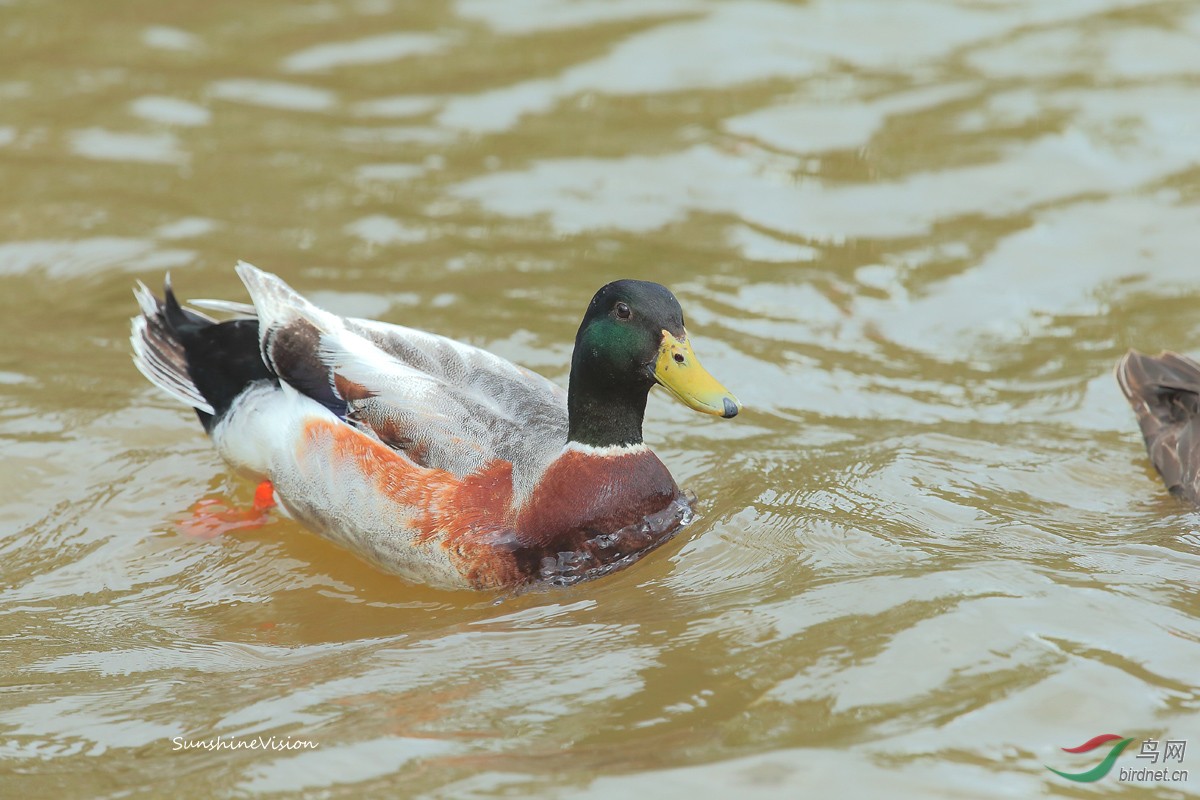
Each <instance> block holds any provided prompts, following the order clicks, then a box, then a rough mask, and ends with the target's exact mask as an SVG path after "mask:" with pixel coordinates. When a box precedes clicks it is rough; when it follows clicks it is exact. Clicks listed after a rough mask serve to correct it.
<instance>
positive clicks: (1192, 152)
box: [0, 0, 1200, 798]
mask: <svg viewBox="0 0 1200 800" xmlns="http://www.w3.org/2000/svg"><path fill="white" fill-rule="evenodd" d="M0 186H2V187H3V188H2V191H0V313H2V314H3V320H4V324H3V331H4V336H3V342H4V343H3V345H0V453H2V456H3V459H2V466H0V471H2V472H3V476H4V481H3V484H4V496H5V499H4V502H3V503H2V504H0V533H2V539H0V565H2V566H0V637H3V642H4V646H3V649H2V650H0V665H2V666H3V678H4V681H3V687H4V688H3V693H2V694H0V794H3V795H4V796H14V797H27V798H39V797H56V798H57V797H110V798H116V797H127V796H135V797H140V796H150V795H158V796H197V797H199V796H226V797H228V796H233V797H240V796H246V795H262V794H266V795H270V794H273V793H280V794H285V793H303V794H306V795H309V796H314V797H394V796H408V795H413V796H416V795H420V796H425V797H494V796H513V797H525V796H530V795H536V796H550V797H555V796H557V797H567V796H570V797H576V796H585V797H625V796H630V795H634V794H637V793H640V794H644V795H646V796H655V797H668V798H671V797H687V798H695V797H753V796H761V797H823V798H824V797H828V798H838V797H847V798H859V797H861V798H877V797H904V798H926V797H961V798H991V797H1006V798H1027V797H1034V796H1042V795H1056V796H1073V797H1082V796H1115V795H1122V796H1126V795H1127V796H1135V795H1136V796H1161V797H1176V796H1184V795H1187V794H1193V795H1194V794H1196V793H1197V792H1200V788H1198V787H1200V691H1198V689H1197V687H1196V675H1197V664H1198V663H1200V598H1198V595H1197V575H1200V534H1197V533H1194V531H1195V530H1197V529H1200V513H1197V512H1195V511H1191V510H1189V509H1188V508H1186V507H1183V506H1181V505H1179V504H1177V503H1176V502H1174V501H1172V500H1171V499H1170V498H1169V497H1167V496H1166V495H1165V492H1164V491H1163V489H1162V487H1161V485H1160V484H1159V483H1158V482H1157V480H1156V478H1155V476H1154V475H1153V474H1152V472H1151V471H1150V468H1149V466H1148V462H1147V459H1146V458H1145V454H1144V452H1143V450H1142V445H1141V442H1140V439H1139V436H1138V434H1137V429H1136V425H1135V424H1134V420H1133V417H1132V414H1131V413H1130V412H1129V410H1128V409H1127V407H1126V406H1125V403H1124V400H1123V399H1122V398H1121V396H1120V394H1119V392H1118V390H1117V388H1116V385H1115V382H1114V381H1113V379H1112V377H1111V374H1110V370H1111V367H1112V364H1113V363H1114V361H1115V360H1116V358H1117V357H1118V356H1119V355H1120V354H1121V353H1122V352H1124V350H1125V349H1126V348H1127V347H1130V346H1136V347H1139V348H1141V349H1146V350H1157V349H1158V348H1161V347H1171V348H1174V349H1178V350H1181V351H1184V352H1192V353H1196V352H1198V351H1200V262H1198V260H1197V256H1196V251H1197V242H1200V238H1198V236H1200V6H1197V5H1196V4H1195V3H1194V2H1136V0H1054V2H1035V1H1034V0H1029V2H1002V1H1001V0H974V1H971V0H960V1H959V2H953V1H952V0H941V1H940V2H939V1H938V0H823V1H817V0H814V2H810V3H792V4H787V3H782V2H766V1H765V0H764V2H703V1H702V0H576V1H575V2H569V1H568V0H520V2H517V0H503V2H501V0H491V2H487V1H485V0H459V2H457V3H436V2H424V3H418V2H399V0H357V2H332V1H330V2H309V3H295V2H286V3H285V2H256V3H244V2H243V3H232V2H228V1H227V0H214V1H213V2H207V3H202V4H201V3H184V2H147V1H146V0H109V1H108V2H104V3H87V2H78V1H76V2H35V1H34V0H0ZM238 258H244V259H247V260H249V261H252V262H254V263H256V264H258V265H259V266H262V267H264V268H266V269H269V270H272V271H275V272H278V273H279V274H281V275H282V276H284V277H285V278H286V279H287V280H289V281H290V282H291V283H293V284H294V285H295V286H297V287H298V288H300V289H302V290H303V291H305V292H307V293H309V294H310V295H311V296H312V297H314V299H316V300H317V301H319V302H321V303H323V304H325V305H326V306H327V307H329V308H331V309H333V310H335V311H339V312H343V313H352V314H355V315H359V316H372V317H378V318H382V319H385V320H388V321H392V322H401V323H404V324H408V325H413V326H416V327H422V328H427V329H430V330H434V331H437V332H440V333H444V334H448V335H451V336H455V337H458V338H462V339H464V340H467V341H469V342H472V343H474V344H478V345H482V346H486V347H489V348H491V349H493V350H495V351H496V352H499V353H501V354H503V355H505V356H508V357H510V358H513V359H514V360H516V361H518V362H520V363H522V364H524V365H527V366H529V367H532V368H534V369H537V370H540V371H542V372H544V373H545V374H547V375H550V376H551V377H554V378H555V379H558V380H565V377H566V372H567V364H568V358H569V352H570V344H571V341H572V337H573V335H574V331H575V327H576V325H577V324H578V320H579V317H580V316H581V314H582V311H583V308H584V306H585V305H586V302H587V300H588V298H590V296H591V294H592V292H593V291H594V290H595V289H596V287H598V286H599V285H600V284H602V283H604V282H605V281H607V280H610V279H613V278H616V277H638V278H647V279H653V280H657V281H660V282H662V283H666V284H668V285H669V286H671V287H672V288H673V289H674V290H675V291H676V293H677V294H678V295H679V296H680V298H681V300H682V301H683V303H684V308H685V311H686V313H687V316H688V321H689V327H690V328H691V329H692V332H693V335H694V338H695V339H696V343H697V350H698V352H699V353H700V355H701V357H702V358H703V360H704V362H705V365H706V366H707V367H709V368H710V369H711V370H712V372H713V373H714V374H716V375H718V376H720V378H721V379H722V380H723V381H724V382H725V383H726V384H727V385H728V386H729V387H730V388H731V389H732V390H734V391H735V392H736V393H737V394H738V395H739V396H740V398H741V399H742V400H743V401H744V402H745V403H746V405H747V406H748V411H747V413H745V414H744V415H743V416H740V417H739V418H738V419H737V420H735V421H732V422H723V421H720V420H708V419H705V418H700V417H698V416H696V415H694V414H691V413H689V412H687V411H686V410H684V409H681V407H680V406H678V405H676V404H673V403H670V402H669V401H667V400H664V399H662V398H661V397H659V398H652V401H651V406H650V411H649V416H648V422H647V439H648V441H649V442H650V443H651V444H652V445H653V446H654V447H655V449H656V450H657V452H658V453H659V454H660V455H661V457H662V458H663V460H664V461H665V462H666V463H667V464H668V465H669V466H670V468H671V469H672V470H673V472H674V473H675V475H676V476H677V478H678V479H679V482H680V484H681V485H684V486H686V487H688V488H690V489H692V490H693V491H695V492H696V493H697V494H698V495H699V497H700V498H701V501H702V504H701V509H702V512H703V518H702V519H701V520H700V521H698V522H697V523H696V524H694V525H693V526H692V527H690V528H689V529H688V530H687V531H685V532H684V534H683V535H681V536H680V537H678V538H677V539H676V540H674V541H673V542H672V543H670V544H669V545H667V546H666V547H664V548H663V549H661V550H659V551H657V552H656V553H655V554H654V555H652V556H651V557H648V558H646V559H644V560H643V561H642V562H640V563H638V564H637V565H635V567H633V568H631V569H629V570H626V571H624V572H622V573H619V574H616V575H613V576H610V577H608V578H606V579H603V580H601V581H597V582H594V583H590V584H585V585H581V586H577V587H574V588H572V589H570V590H566V591H560V592H549V593H539V594H532V595H526V596H521V597H518V598H515V599H511V600H507V601H505V602H501V603H499V604H495V603H494V602H493V601H494V599H495V598H493V597H490V596H482V595H471V594H467V593H462V594H454V593H445V592H437V591H433V590H429V589H423V588H420V587H414V586H409V585H406V584H404V583H402V582H399V581H397V580H396V579H393V578H390V577H388V576H385V575H382V574H380V573H378V572H376V571H374V570H373V569H371V568H370V567H368V566H366V565H364V564H362V563H360V562H358V561H356V560H355V559H354V558H353V557H351V556H349V555H347V554H345V553H343V552H341V551H339V550H337V549H336V548H334V547H332V546H331V545H328V544H326V543H324V542H323V541H321V540H319V539H317V538H316V537H314V536H311V535H309V534H307V533H305V532H303V531H302V530H301V529H299V528H298V527H297V526H295V525H294V524H292V523H290V522H287V521H279V522H276V523H273V524H271V525H269V526H267V527H265V528H262V529H260V530H257V531H253V532H249V533H243V534H237V535H233V536H227V537H223V538H221V539H217V540H213V541H197V540H195V539H193V538H189V537H187V536H185V535H183V534H181V533H180V532H179V530H178V528H177V524H178V522H179V520H181V519H183V518H185V517H186V516H187V514H188V509H189V508H190V507H191V505H192V504H193V503H195V502H196V501H197V500H200V499H203V498H205V497H211V496H217V497H232V498H234V499H236V500H238V501H239V502H248V501H249V499H250V496H251V492H252V490H253V487H252V486H249V485H247V484H246V483H244V482H241V481H239V480H238V479H236V478H235V477H233V476H232V475H231V474H230V472H229V471H228V470H227V469H226V468H225V467H224V466H223V465H222V464H221V463H220V462H219V461H218V459H217V457H216V455H215V454H214V452H213V451H212V450H211V448H210V447H209V445H208V443H207V441H206V440H205V438H204V437H203V436H202V434H201V432H200V430H199V427H198V426H197V425H196V423H195V419H194V418H193V417H192V415H191V414H190V413H189V412H188V411H187V410H186V409H183V408H181V407H179V406H178V405H176V404H175V403H174V402H173V401H172V400H170V399H169V398H167V397H166V396H163V395H161V394H159V393H158V392H157V391H155V390H154V389H153V388H152V387H151V386H150V385H149V384H147V383H146V382H145V381H144V380H143V379H142V378H141V376H140V375H138V374H137V372H135V370H134V368H133V366H132V364H131V363H130V360H129V354H128V346H127V342H126V337H127V319H128V317H129V316H130V315H131V314H132V313H133V312H134V309H135V306H134V303H133V300H132V297H131V295H130V288H131V285H132V283H133V281H134V280H135V279H137V278H142V279H144V280H146V281H147V282H150V283H152V284H154V285H157V284H158V283H159V281H160V280H161V276H162V274H163V273H164V272H165V271H167V270H170V271H171V272H172V274H173V276H174V279H175V282H176V285H177V286H178V287H179V288H180V290H181V292H182V293H184V294H185V295H189V296H202V297H203V296H209V297H214V296H215V297H231V298H239V299H240V298H242V297H243V296H244V295H243V294H242V292H241V289H240V286H239V285H238V283H237V280H236V278H235V277H234V275H233V272H232V265H233V264H234V262H235V261H236V259H238ZM1099 733H1116V734H1119V735H1121V736H1125V737H1135V739H1136V740H1137V741H1139V742H1140V741H1141V740H1144V739H1158V740H1166V739H1184V740H1189V744H1190V747H1191V748H1192V751H1189V752H1188V753H1187V754H1186V756H1185V758H1184V760H1183V762H1182V763H1181V764H1174V765H1173V766H1175V767H1183V768H1188V769H1189V770H1190V772H1191V773H1192V777H1191V780H1190V781H1189V782H1182V783H1162V782H1160V783H1158V784H1154V783H1153V782H1142V783H1138V782H1130V781H1125V782H1122V781H1121V780H1119V777H1118V774H1117V772H1116V771H1114V772H1113V773H1112V774H1110V775H1109V776H1108V777H1106V778H1104V779H1103V780H1102V781H1101V782H1097V783H1095V784H1092V789H1088V788H1087V786H1086V785H1084V784H1074V783H1071V782H1068V781H1066V780H1063V779H1061V778H1058V777H1057V776H1055V775H1054V774H1052V773H1051V772H1049V771H1048V770H1047V769H1046V768H1045V766H1044V765H1046V764H1048V765H1050V766H1054V767H1056V768H1059V769H1063V770H1066V771H1082V770H1085V769H1087V768H1089V767H1090V766H1092V765H1093V764H1094V763H1096V761H1097V760H1098V755H1099V754H1100V753H1102V752H1103V751H1095V752H1094V753H1093V754H1090V755H1089V754H1082V755H1070V754H1066V753H1063V752H1062V751H1061V750H1060V749H1059V748H1061V747H1070V746H1074V745H1078V744H1080V743H1082V742H1083V741H1085V740H1087V739H1089V738H1091V737H1092V736H1094V735H1096V734H1099ZM258 736H264V737H269V736H275V737H276V738H277V739H284V740H286V739H287V738H288V737H291V738H292V739H293V740H309V741H312V742H315V743H317V744H318V745H319V746H318V747H317V749H315V750H311V751H287V752H280V751H269V752H263V751H250V750H245V749H243V750H236V751H220V752H210V751H203V750H189V751H186V752H183V751H176V749H175V745H174V744H173V743H172V739H173V738H174V737H182V738H186V739H191V740H207V739H212V738H214V737H223V738H224V739H226V740H248V739H252V738H254V737H258ZM1189 737H1190V738H1189ZM1136 753H1137V744H1136V743H1135V745H1134V746H1133V747H1132V748H1131V749H1130V750H1129V751H1128V752H1127V753H1126V754H1125V755H1123V756H1122V757H1121V759H1120V761H1119V762H1118V763H1119V764H1120V765H1122V766H1127V767H1142V766H1148V765H1149V763H1148V761H1147V760H1140V761H1139V760H1138V759H1137V757H1136Z"/></svg>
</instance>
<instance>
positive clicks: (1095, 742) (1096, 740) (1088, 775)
mask: <svg viewBox="0 0 1200 800" xmlns="http://www.w3.org/2000/svg"><path fill="white" fill-rule="evenodd" d="M1132 741H1133V739H1125V738H1123V737H1120V736H1117V735H1116V734H1115V733H1102V734H1100V735H1099V736H1094V737H1092V738H1091V739H1088V740H1087V741H1086V742H1084V743H1083V744H1081V745H1079V746H1078V747H1064V748H1062V749H1063V751H1064V752H1067V753H1089V752H1091V751H1092V750H1095V749H1096V748H1097V747H1100V746H1101V745H1104V744H1108V743H1109V742H1116V744H1115V745H1113V747H1112V749H1111V750H1109V751H1108V755H1106V756H1105V757H1104V759H1103V760H1102V761H1101V762H1100V763H1099V764H1097V765H1096V766H1094V767H1092V768H1091V769H1089V770H1085V771H1084V772H1061V771H1059V770H1057V769H1055V768H1054V767H1051V766H1047V767H1046V769H1048V770H1050V771H1051V772H1053V773H1054V774H1055V775H1060V776H1062V777H1064V778H1066V779H1067V780H1069V781H1075V782H1076V783H1091V782H1093V781H1098V780H1100V779H1101V778H1103V777H1104V776H1105V775H1107V774H1108V773H1109V772H1110V771H1111V770H1112V768H1113V764H1115V763H1116V761H1117V757H1118V756H1120V755H1121V753H1122V752H1123V751H1124V750H1125V748H1126V747H1128V746H1129V743H1130V742H1132ZM1143 749H1144V746H1143Z"/></svg>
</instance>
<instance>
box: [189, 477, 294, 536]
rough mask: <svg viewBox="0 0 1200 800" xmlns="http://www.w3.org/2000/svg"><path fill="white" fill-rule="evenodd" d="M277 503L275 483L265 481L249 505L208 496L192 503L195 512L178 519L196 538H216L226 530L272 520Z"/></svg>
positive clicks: (229, 531) (231, 530) (255, 526)
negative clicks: (183, 518) (231, 504)
mask: <svg viewBox="0 0 1200 800" xmlns="http://www.w3.org/2000/svg"><path fill="white" fill-rule="evenodd" d="M274 507H275V487H273V486H272V485H271V482H270V481H263V482H262V483H260V484H259V485H258V488H257V489H255V490H254V503H253V505H251V506H250V507H249V508H238V507H236V506H230V505H227V504H226V503H225V502H223V501H221V500H218V499H217V498H215V497H206V498H204V499H203V500H199V501H197V502H196V504H195V505H193V506H192V509H191V510H192V515H191V517H189V518H188V519H185V520H183V521H182V522H180V523H179V530H180V532H182V533H183V534H184V535H186V536H193V537H195V538H197V539H215V538H217V537H218V536H220V535H222V534H225V533H232V532H233V531H240V530H245V529H248V528H261V527H262V526H263V525H266V524H267V523H268V522H270V521H271V513H270V511H271V509H272V508H274Z"/></svg>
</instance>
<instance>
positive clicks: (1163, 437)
mask: <svg viewBox="0 0 1200 800" xmlns="http://www.w3.org/2000/svg"><path fill="white" fill-rule="evenodd" d="M1117 382H1118V383H1120V385H1121V391H1123V392H1124V393H1125V397H1126V398H1128V400H1129V404H1130V405H1131V406H1133V411H1134V413H1135V414H1136V415H1137V419H1138V425H1139V426H1140V427H1141V429H1142V436H1143V437H1144V438H1145V440H1146V449H1147V450H1148V451H1149V453H1150V461H1151V463H1153V464H1154V467H1155V469H1157V470H1158V472H1159V474H1160V475H1162V478H1163V481H1164V482H1165V483H1166V484H1167V488H1168V489H1169V490H1170V491H1171V493H1172V494H1175V495H1178V496H1180V497H1183V498H1184V499H1186V500H1189V501H1191V502H1193V503H1200V364H1197V363H1196V362H1195V361H1193V360H1192V359H1190V358H1187V357H1185V356H1181V355H1178V354H1176V353H1163V354H1161V355H1159V356H1148V355H1144V354H1142V353H1139V352H1137V351H1135V350H1130V351H1129V352H1128V353H1126V354H1125V357H1124V358H1122V359H1121V361H1120V362H1119V363H1118V364H1117Z"/></svg>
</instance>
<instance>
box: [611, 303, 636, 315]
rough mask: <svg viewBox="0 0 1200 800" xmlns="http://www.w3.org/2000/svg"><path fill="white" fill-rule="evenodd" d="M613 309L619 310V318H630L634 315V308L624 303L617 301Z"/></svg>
mask: <svg viewBox="0 0 1200 800" xmlns="http://www.w3.org/2000/svg"><path fill="white" fill-rule="evenodd" d="M613 310H614V311H616V312H617V319H629V318H630V317H632V316H633V310H632V309H630V308H629V306H627V305H625V304H624V303H617V304H616V305H615V306H613Z"/></svg>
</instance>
